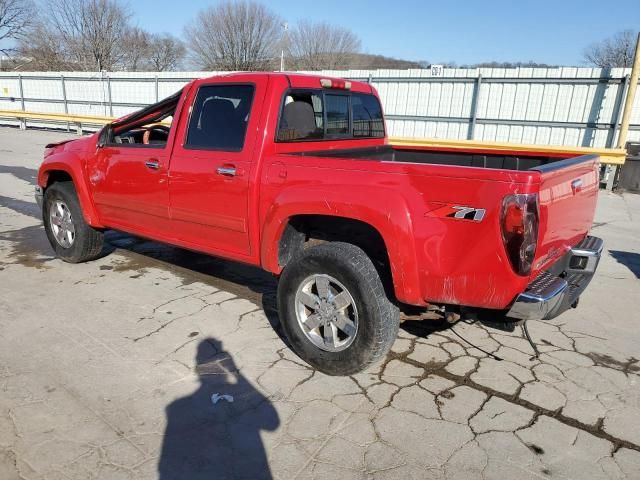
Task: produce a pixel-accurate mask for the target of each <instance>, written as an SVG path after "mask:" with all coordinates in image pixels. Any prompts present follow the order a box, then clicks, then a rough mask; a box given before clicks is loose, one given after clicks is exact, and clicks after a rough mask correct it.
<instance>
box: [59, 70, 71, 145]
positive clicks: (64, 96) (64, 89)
mask: <svg viewBox="0 0 640 480" xmlns="http://www.w3.org/2000/svg"><path fill="white" fill-rule="evenodd" d="M60 85H61V86H62V102H63V105H64V113H66V114H67V115H68V114H69V105H68V104H67V85H66V84H65V82H64V75H63V74H62V73H61V74H60ZM68 131H69V122H67V132H68Z"/></svg>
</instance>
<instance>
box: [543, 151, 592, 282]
mask: <svg viewBox="0 0 640 480" xmlns="http://www.w3.org/2000/svg"><path fill="white" fill-rule="evenodd" d="M534 170H537V171H539V172H540V174H541V184H540V197H539V202H540V203H539V205H540V229H539V238H538V248H537V250H536V259H535V261H534V264H533V269H532V272H531V273H532V278H533V277H535V276H537V274H538V273H539V272H540V271H542V270H545V269H546V268H548V267H549V266H550V265H551V264H552V263H553V262H554V261H555V260H557V259H558V258H559V257H561V256H562V255H564V254H565V253H566V252H567V251H568V250H569V249H570V248H571V247H573V246H574V245H575V244H577V243H578V242H580V240H582V239H583V238H584V237H585V235H586V234H587V232H588V231H589V230H590V229H591V224H592V222H593V216H594V214H595V209H596V202H597V199H598V186H599V180H598V170H599V157H598V156H597V155H583V156H580V157H575V158H570V159H567V160H563V161H560V162H556V163H550V164H547V165H544V166H541V167H538V168H535V169H534Z"/></svg>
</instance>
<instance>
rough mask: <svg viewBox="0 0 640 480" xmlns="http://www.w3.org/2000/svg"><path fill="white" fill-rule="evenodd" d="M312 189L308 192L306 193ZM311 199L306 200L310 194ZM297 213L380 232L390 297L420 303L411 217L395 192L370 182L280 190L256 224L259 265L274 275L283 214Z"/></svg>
mask: <svg viewBox="0 0 640 480" xmlns="http://www.w3.org/2000/svg"><path fill="white" fill-rule="evenodd" d="M310 192H312V193H310ZM310 199H311V200H310ZM298 215H325V216H335V217H342V218H348V219H352V220H358V221H360V222H363V223H366V224H368V225H370V226H371V227H372V228H374V229H375V230H376V231H377V232H378V233H379V234H380V236H381V237H382V240H383V241H384V243H385V246H386V249H387V255H388V256H389V263H390V268H391V275H392V278H393V285H394V290H395V294H396V298H397V299H398V300H400V301H403V302H407V303H411V304H414V305H424V304H426V302H425V300H424V299H423V298H422V295H421V292H420V281H419V275H418V270H417V264H418V262H417V261H416V258H417V257H416V250H415V241H414V237H413V226H412V220H411V217H410V215H409V209H408V207H407V204H406V201H405V200H404V198H402V197H401V196H400V195H398V194H397V193H392V192H385V194H384V195H380V192H377V193H376V192H372V191H371V189H370V188H358V187H356V188H355V189H354V187H352V186H350V187H346V186H345V187H343V188H340V187H338V188H332V189H331V190H327V189H326V186H325V187H324V188H322V187H321V188H319V189H318V188H313V187H311V188H310V187H309V185H306V186H301V187H291V188H288V189H286V190H284V191H283V192H281V193H280V194H279V195H278V196H277V197H276V198H275V199H274V201H273V203H272V204H271V206H270V207H269V209H268V210H267V212H266V214H265V217H264V221H263V225H264V227H263V230H262V236H261V237H262V241H261V251H260V258H261V263H262V267H263V268H264V269H265V270H267V271H269V272H272V273H274V274H276V275H278V274H280V272H281V271H282V269H283V267H282V266H281V265H280V263H279V261H278V253H279V252H278V249H279V244H280V239H281V237H282V235H283V233H284V230H285V228H286V226H287V225H288V223H289V219H290V218H292V217H295V216H298Z"/></svg>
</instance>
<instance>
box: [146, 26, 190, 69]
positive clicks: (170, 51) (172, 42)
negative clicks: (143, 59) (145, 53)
mask: <svg viewBox="0 0 640 480" xmlns="http://www.w3.org/2000/svg"><path fill="white" fill-rule="evenodd" d="M185 52H186V49H185V47H184V45H183V43H182V42H181V41H180V40H179V39H177V38H175V37H174V36H172V35H170V34H168V33H163V34H156V35H152V36H151V44H150V46H149V64H150V67H151V69H152V70H154V71H156V72H164V71H167V70H175V69H177V68H178V67H179V66H180V65H181V63H182V60H183V58H184V56H185Z"/></svg>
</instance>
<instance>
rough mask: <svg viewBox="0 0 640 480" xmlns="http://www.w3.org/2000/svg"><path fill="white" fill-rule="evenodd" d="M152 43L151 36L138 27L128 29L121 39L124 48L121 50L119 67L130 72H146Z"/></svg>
mask: <svg viewBox="0 0 640 480" xmlns="http://www.w3.org/2000/svg"><path fill="white" fill-rule="evenodd" d="M152 42H153V39H152V36H151V35H150V34H149V33H148V32H146V31H145V30H143V29H141V28H139V27H132V28H130V29H128V30H127V31H126V32H125V34H124V38H123V39H122V44H123V45H125V46H126V47H124V48H123V54H122V59H121V60H120V63H121V67H122V68H123V69H124V70H129V71H132V72H136V71H140V70H148V68H149V54H150V52H151V44H152Z"/></svg>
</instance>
